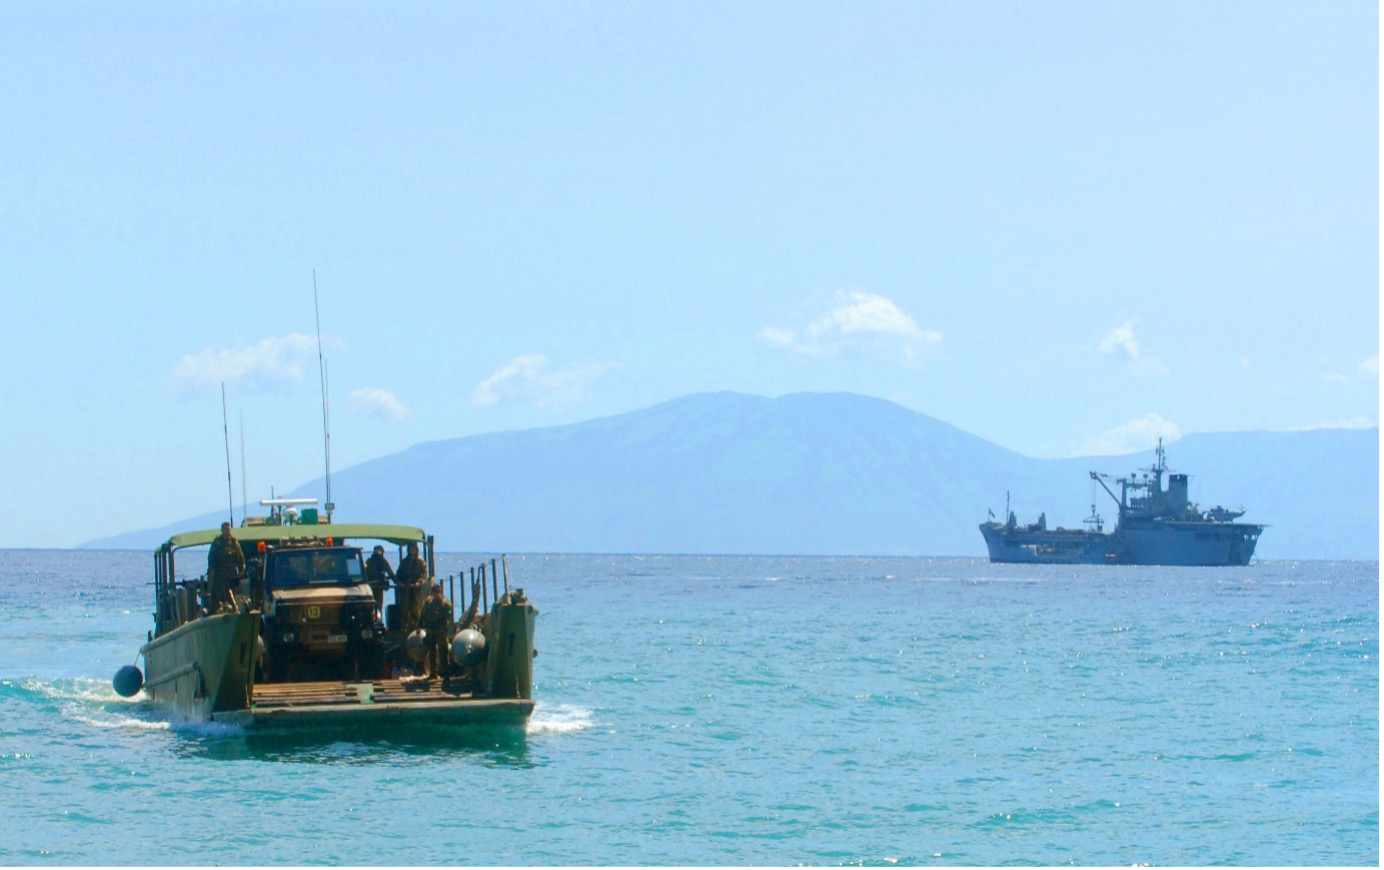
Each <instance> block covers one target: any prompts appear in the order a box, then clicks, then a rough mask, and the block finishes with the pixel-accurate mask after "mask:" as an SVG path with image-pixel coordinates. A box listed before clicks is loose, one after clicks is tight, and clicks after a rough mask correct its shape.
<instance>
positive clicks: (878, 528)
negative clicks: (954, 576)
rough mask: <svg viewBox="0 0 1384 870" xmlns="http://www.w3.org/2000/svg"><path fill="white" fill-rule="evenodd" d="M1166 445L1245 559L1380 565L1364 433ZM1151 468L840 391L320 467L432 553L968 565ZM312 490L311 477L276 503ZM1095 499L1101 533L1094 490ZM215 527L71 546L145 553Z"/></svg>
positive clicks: (358, 514)
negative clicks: (880, 559)
mask: <svg viewBox="0 0 1384 870" xmlns="http://www.w3.org/2000/svg"><path fill="white" fill-rule="evenodd" d="M1168 452H1169V464H1170V465H1171V466H1172V467H1174V468H1176V469H1179V470H1187V471H1190V472H1191V473H1192V474H1193V497H1194V500H1198V501H1201V502H1202V503H1203V506H1205V507H1210V506H1212V505H1214V504H1218V503H1219V504H1224V505H1226V506H1227V507H1239V506H1240V505H1241V504H1244V505H1245V506H1247V507H1248V508H1249V510H1250V514H1249V515H1248V516H1247V517H1246V521H1253V522H1261V523H1266V524H1268V525H1269V528H1268V529H1267V530H1266V531H1265V533H1264V535H1263V537H1262V538H1261V541H1260V548H1259V555H1260V556H1261V557H1264V558H1356V559H1377V558H1378V429H1377V428H1376V429H1369V430H1311V431H1306V432H1282V433H1273V432H1241V433H1210V434H1201V433H1198V434H1192V435H1188V436H1186V437H1184V438H1182V439H1180V440H1179V441H1177V442H1175V443H1173V444H1171V445H1169V446H1168ZM1151 461H1152V451H1143V452H1140V453H1137V454H1128V455H1124V456H1111V457H1079V458H1074V459H1033V458H1029V457H1025V456H1023V455H1021V454H1019V453H1016V452H1014V451H1011V450H1008V449H1006V448H1004V447H1001V446H999V445H997V444H993V443H992V442H989V441H986V440H984V439H982V438H980V437H979V436H976V435H972V434H970V433H967V432H965V431H964V430H962V429H959V428H957V427H955V426H953V425H951V424H949V423H946V422H945V421H942V420H939V419H937V418H934V417H930V416H928V415H926V414H922V413H919V412H916V411H912V410H909V409H907V408H904V407H902V406H900V405H897V404H895V403H893V402H889V401H887V400H884V399H877V398H872V397H868V396H861V395H858V394H853V393H792V394H788V395H785V396H780V397H776V398H769V397H764V396H753V395H748V394H743V393H735V392H718V393H696V394H691V395H687V396H681V397H678V398H675V399H670V400H668V401H666V402H662V403H659V404H657V405H653V406H650V407H648V408H644V409H641V410H637V411H630V412H626V413H623V414H617V415H612V416H608V417H599V418H593V419H591V420H585V421H581V422H578V423H572V424H567V425H562V426H551V427H543V428H536V429H521V430H510V431H505V432H491V433H484V434H480V435H471V436H464V437H459V438H449V439H440V440H434V441H427V442H421V443H419V444H415V445H412V446H410V447H408V448H406V449H404V450H402V451H400V452H398V453H394V454H390V455H388V456H383V457H378V458H376V459H372V460H368V461H366V462H362V463H359V464H357V465H354V466H351V467H349V468H345V469H341V470H339V471H336V472H334V473H333V476H332V486H333V494H334V497H335V500H336V501H337V503H338V504H339V505H342V506H345V507H346V508H347V510H339V511H338V518H343V519H344V518H346V516H349V517H350V518H351V519H367V518H372V519H376V520H388V521H391V522H404V523H409V524H411V525H421V526H423V527H424V528H427V529H429V530H430V531H432V532H433V533H434V534H436V535H437V537H438V540H439V542H440V545H441V546H442V547H444V548H445V549H466V550H484V551H505V552H569V553H693V554H713V553H724V554H792V555H922V556H983V555H984V553H985V548H984V543H983V541H982V540H981V537H980V533H979V531H978V530H977V529H976V526H977V524H979V523H980V522H981V521H983V520H984V519H985V518H986V515H987V511H989V510H993V511H994V512H995V513H996V514H1000V513H1001V512H1002V510H1003V509H1004V506H1005V505H1004V499H1005V497H1006V493H1009V494H1010V495H1011V496H1014V498H1012V499H1011V505H1012V507H1013V509H1014V510H1015V512H1016V513H1018V514H1019V515H1020V517H1021V518H1024V517H1036V516H1037V515H1038V513H1040V512H1045V513H1047V515H1048V517H1049V521H1050V522H1052V523H1053V524H1058V523H1061V522H1065V523H1066V524H1068V525H1077V524H1079V523H1080V521H1081V519H1083V518H1084V517H1085V515H1086V514H1087V513H1088V511H1087V510H1086V509H1087V508H1088V507H1089V506H1090V503H1091V501H1092V495H1091V487H1092V486H1093V484H1092V483H1091V481H1090V479H1089V475H1088V474H1087V471H1088V470H1090V469H1092V468H1095V469H1098V470H1102V471H1106V472H1108V473H1113V474H1117V475H1123V474H1127V473H1128V472H1130V471H1132V470H1133V469H1134V468H1135V467H1136V466H1147V465H1149V464H1150V463H1151ZM1288 468H1292V469H1294V470H1295V471H1297V472H1299V473H1297V474H1284V473H1282V470H1283V469H1288ZM1264 469H1273V470H1274V471H1275V472H1276V473H1273V474H1267V475H1266V474H1264ZM423 482H426V485H425V484H424V483H423ZM322 488H323V484H322V480H321V478H317V479H316V480H313V481H309V482H308V483H306V484H304V485H303V486H300V487H298V488H297V489H295V490H293V491H292V492H290V493H286V495H292V496H300V495H309V496H311V495H320V493H321V491H322ZM1199 496H1200V497H1199ZM1102 502H1103V503H1102ZM1095 503H1096V504H1097V506H1098V508H1099V509H1100V510H1101V511H1102V512H1103V513H1105V514H1106V515H1107V516H1109V517H1110V521H1109V522H1108V523H1107V528H1109V527H1111V526H1113V515H1114V505H1113V503H1112V502H1110V501H1109V498H1108V496H1106V495H1105V494H1104V493H1099V498H1098V499H1096V500H1095ZM357 505H369V508H368V509H367V510H365V511H355V510H350V508H352V507H354V506H357ZM347 511H349V514H348V512H347ZM367 513H368V514H370V515H371V516H370V517H366V516H364V514H367ZM1327 516H1334V517H1335V519H1334V520H1333V521H1332V522H1333V523H1334V525H1333V526H1330V527H1324V526H1323V523H1324V522H1325V520H1324V519H1323V518H1324V517H1327ZM222 517H224V513H220V512H216V513H208V514H206V515H204V516H202V517H194V518H191V519H189V520H187V521H184V522H180V523H176V524H170V525H169V526H165V527H162V528H158V529H145V530H139V531H133V532H129V533H126V534H123V535H117V536H114V537H111V538H105V539H101V540H97V541H92V542H90V543H88V544H85V545H83V546H85V547H104V548H131V547H153V546H156V545H157V543H158V542H160V541H162V540H165V539H166V538H167V537H168V535H169V534H170V533H172V532H173V531H177V530H185V529H187V528H189V527H196V525H197V524H198V523H201V524H205V525H215V524H216V523H217V522H219V521H220V518H222Z"/></svg>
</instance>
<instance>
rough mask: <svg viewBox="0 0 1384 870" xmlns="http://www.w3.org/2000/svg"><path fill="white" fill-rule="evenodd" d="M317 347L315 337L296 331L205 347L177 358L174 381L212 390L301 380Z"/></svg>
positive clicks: (190, 389) (193, 388) (190, 388)
mask: <svg viewBox="0 0 1384 870" xmlns="http://www.w3.org/2000/svg"><path fill="white" fill-rule="evenodd" d="M316 350H317V341H316V339H314V338H313V337H312V336H309V335H303V334H302V333H299V332H291V333H289V334H288V335H283V336H271V337H269V338H266V339H263V340H261V341H260V342H259V343H258V344H253V345H249V346H245V347H236V348H229V349H226V350H213V349H212V348H206V349H204V350H201V351H199V352H198V353H193V354H188V355H186V356H184V357H183V358H182V359H180V360H178V364H177V365H176V366H174V368H173V382H174V384H175V385H176V386H177V387H178V388H179V389H181V390H185V391H188V392H194V391H196V392H202V391H215V390H217V389H219V388H220V385H221V384H222V383H226V384H238V385H240V386H241V387H249V388H252V389H253V388H257V387H267V386H274V385H278V384H285V383H292V382H295V381H301V380H302V379H303V370H304V366H305V365H306V364H307V362H308V361H309V360H310V359H311V358H312V356H313V355H314V353H315V352H316Z"/></svg>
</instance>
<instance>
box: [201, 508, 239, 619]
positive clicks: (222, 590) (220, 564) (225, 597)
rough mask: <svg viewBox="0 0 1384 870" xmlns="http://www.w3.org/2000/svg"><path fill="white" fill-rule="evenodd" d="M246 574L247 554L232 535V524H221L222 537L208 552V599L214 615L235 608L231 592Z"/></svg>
mask: <svg viewBox="0 0 1384 870" xmlns="http://www.w3.org/2000/svg"><path fill="white" fill-rule="evenodd" d="M244 574H245V552H244V551H243V550H241V549H240V542H239V541H237V540H236V539H235V535H233V534H232V533H231V524H230V523H222V524H221V537H219V538H217V539H216V540H214V541H212V542H211V549H210V550H209V551H208V552H207V585H208V593H207V595H208V598H209V599H210V601H209V603H210V606H211V610H212V612H213V613H215V612H217V611H219V610H232V609H234V608H235V596H234V595H233V594H232V592H231V590H232V589H233V588H234V587H235V584H236V582H237V581H239V580H240V578H241V577H242V576H243V575H244Z"/></svg>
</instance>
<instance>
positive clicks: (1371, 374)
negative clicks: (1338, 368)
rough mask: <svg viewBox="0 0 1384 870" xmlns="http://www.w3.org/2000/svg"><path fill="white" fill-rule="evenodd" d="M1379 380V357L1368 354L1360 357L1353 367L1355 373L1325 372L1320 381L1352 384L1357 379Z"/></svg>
mask: <svg viewBox="0 0 1384 870" xmlns="http://www.w3.org/2000/svg"><path fill="white" fill-rule="evenodd" d="M1377 380H1379V357H1378V356H1370V357H1365V358H1364V359H1362V360H1361V361H1360V363H1359V365H1357V366H1356V367H1355V374H1353V375H1347V374H1342V373H1341V372H1327V373H1326V374H1324V375H1322V381H1323V382H1325V383H1328V384H1353V383H1356V382H1357V381H1377Z"/></svg>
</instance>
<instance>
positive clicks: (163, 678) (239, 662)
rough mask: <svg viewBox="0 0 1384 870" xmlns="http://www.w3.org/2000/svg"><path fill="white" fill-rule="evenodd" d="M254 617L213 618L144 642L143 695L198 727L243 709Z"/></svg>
mask: <svg viewBox="0 0 1384 870" xmlns="http://www.w3.org/2000/svg"><path fill="white" fill-rule="evenodd" d="M259 623H260V615H259V613H258V612H255V611H252V612H249V613H219V614H216V615H214V616H204V617H202V618H201V619H194V620H191V621H190V622H187V623H185V624H183V625H180V626H178V627H177V628H176V629H174V630H173V631H170V632H168V633H167V634H164V635H161V636H159V637H157V638H155V639H154V640H152V641H150V642H149V643H147V644H146V645H145V646H144V648H143V649H142V650H141V653H142V655H143V656H144V668H145V672H146V673H145V681H144V695H145V697H147V698H148V699H149V701H150V702H151V703H152V704H153V705H154V707H156V708H157V709H160V710H164V711H167V712H171V713H173V714H174V715H176V716H178V717H179V718H182V719H187V720H190V721H194V722H204V721H206V720H208V719H211V718H212V714H213V713H216V712H219V711H228V710H240V709H245V708H246V707H248V706H249V704H250V697H251V694H252V692H253V691H254V678H255V668H254V660H255V654H256V642H257V639H258V635H259Z"/></svg>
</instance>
